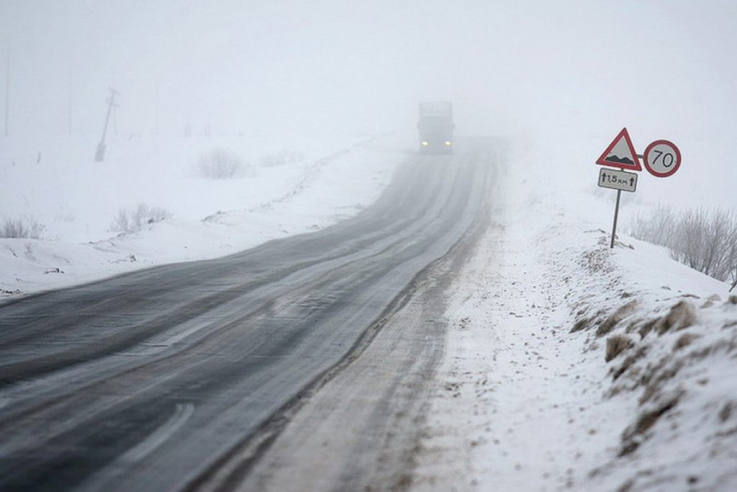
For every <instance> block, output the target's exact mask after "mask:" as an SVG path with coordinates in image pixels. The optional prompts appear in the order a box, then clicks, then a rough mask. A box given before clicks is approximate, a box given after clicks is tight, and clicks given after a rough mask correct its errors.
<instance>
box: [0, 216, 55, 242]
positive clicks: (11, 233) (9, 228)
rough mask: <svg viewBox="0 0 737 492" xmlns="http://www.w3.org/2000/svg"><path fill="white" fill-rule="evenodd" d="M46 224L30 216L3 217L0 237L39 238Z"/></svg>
mask: <svg viewBox="0 0 737 492" xmlns="http://www.w3.org/2000/svg"><path fill="white" fill-rule="evenodd" d="M44 229H46V226H44V225H43V224H41V223H40V222H38V221H36V220H35V219H32V218H27V217H26V218H22V219H5V221H4V222H3V225H2V227H0V237H2V238H7V239H41V234H42V233H43V231H44Z"/></svg>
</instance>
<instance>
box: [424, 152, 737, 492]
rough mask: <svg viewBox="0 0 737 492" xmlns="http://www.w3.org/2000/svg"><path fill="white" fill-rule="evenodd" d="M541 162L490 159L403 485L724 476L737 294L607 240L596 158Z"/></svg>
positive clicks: (732, 403) (730, 442) (493, 486)
mask: <svg viewBox="0 0 737 492" xmlns="http://www.w3.org/2000/svg"><path fill="white" fill-rule="evenodd" d="M518 148H519V147H518ZM546 164H547V163H546V162H545V160H544V159H542V158H540V156H534V155H522V154H518V155H516V156H514V157H511V158H510V159H509V164H508V165H506V166H503V167H504V172H502V173H500V176H502V178H501V180H500V182H499V183H497V186H496V188H495V189H494V190H493V193H495V197H496V207H495V209H494V211H493V212H492V215H491V216H492V220H493V221H494V222H493V225H492V226H491V227H490V229H489V230H488V232H487V234H486V237H485V238H483V239H482V240H481V242H480V244H479V246H478V250H477V253H476V254H475V256H474V258H473V259H472V260H471V261H470V262H469V263H468V264H467V265H466V267H465V269H464V270H463V271H462V272H460V274H459V276H458V279H457V282H456V284H455V287H454V290H453V297H452V302H451V308H450V309H449V311H448V313H447V316H448V318H449V321H450V323H449V326H451V329H450V333H449V340H448V346H447V350H446V360H445V362H444V364H443V368H442V369H441V371H440V374H441V378H440V380H439V382H438V385H437V390H436V392H435V395H434V396H433V398H432V407H431V411H430V412H429V416H428V422H427V425H426V429H425V431H424V435H425V438H424V440H423V442H422V443H421V446H420V451H419V453H418V457H417V460H418V464H417V468H416V473H415V479H414V484H413V488H414V490H504V491H542V490H585V491H590V490H601V491H610V490H620V491H628V490H632V491H634V490H637V491H640V490H658V491H660V490H662V491H678V490H714V491H722V490H737V468H735V466H734V464H735V463H736V462H737V461H736V459H737V364H736V363H735V362H737V360H736V359H737V297H730V296H729V294H728V289H729V286H728V285H726V284H724V283H722V282H718V281H716V280H713V279H711V278H708V277H706V276H704V275H702V274H700V273H698V272H696V271H694V270H691V269H689V268H687V267H685V266H683V265H681V264H679V263H676V262H674V261H673V260H671V259H670V258H669V257H668V256H667V253H666V252H665V251H664V250H663V249H662V248H659V247H655V246H652V245H649V244H645V243H641V242H638V241H635V240H632V239H630V238H628V237H626V236H624V235H620V240H619V241H618V243H617V246H616V248H615V249H614V250H610V249H609V244H608V240H609V232H608V231H605V230H604V228H608V227H609V226H610V224H611V217H612V212H613V209H612V196H609V195H606V194H603V193H602V192H601V191H600V190H597V189H596V187H595V185H594V183H595V181H594V180H595V174H596V173H597V171H598V169H596V167H595V166H593V165H592V166H591V169H590V171H591V172H590V173H589V174H591V177H590V180H591V183H590V185H589V186H588V188H586V184H585V183H583V184H582V183H579V182H563V181H559V180H558V179H557V178H556V173H551V172H550V167H549V166H547V165H546ZM591 185H594V186H591ZM614 194H615V192H612V195H614ZM631 197H632V195H629V196H628V197H625V198H626V199H627V198H629V199H631ZM625 210H626V209H625Z"/></svg>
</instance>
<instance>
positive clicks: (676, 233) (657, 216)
mask: <svg viewBox="0 0 737 492" xmlns="http://www.w3.org/2000/svg"><path fill="white" fill-rule="evenodd" d="M630 232H631V234H632V235H633V236H634V237H636V238H638V239H642V240H643V241H648V242H650V243H654V244H659V245H661V246H665V247H666V248H668V251H669V253H670V255H671V257H672V258H673V259H675V260H678V261H680V262H681V263H684V264H686V265H688V266H690V267H691V268H694V269H696V270H699V271H700V272H703V273H705V274H706V275H709V276H711V277H714V278H716V279H718V280H722V281H726V280H732V281H735V280H737V216H735V214H734V213H733V212H731V211H726V210H723V209H716V210H711V211H709V210H706V209H703V208H699V209H695V210H687V211H685V212H682V213H681V214H678V215H676V214H674V213H673V212H671V211H670V210H668V209H665V208H663V207H659V208H658V209H656V211H655V212H654V214H653V215H651V216H650V217H638V218H637V219H636V220H635V222H634V224H633V225H632V227H631V228H630Z"/></svg>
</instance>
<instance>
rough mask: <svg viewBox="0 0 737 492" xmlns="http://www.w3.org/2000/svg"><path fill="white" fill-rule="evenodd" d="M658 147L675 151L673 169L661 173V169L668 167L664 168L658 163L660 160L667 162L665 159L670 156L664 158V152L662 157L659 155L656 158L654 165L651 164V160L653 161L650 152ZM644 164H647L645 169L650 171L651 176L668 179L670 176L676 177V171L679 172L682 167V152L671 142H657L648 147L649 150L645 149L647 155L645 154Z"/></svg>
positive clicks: (673, 153)
mask: <svg viewBox="0 0 737 492" xmlns="http://www.w3.org/2000/svg"><path fill="white" fill-rule="evenodd" d="M658 145H662V146H666V147H668V148H669V149H670V150H672V151H673V152H672V156H671V158H672V159H674V162H673V163H672V164H671V165H672V166H673V167H672V168H671V169H668V170H666V171H661V170H660V168H662V167H667V166H663V165H662V164H661V165H658V164H657V161H658V160H660V159H661V158H662V159H663V161H665V158H666V157H667V156H668V154H666V156H665V157H663V155H662V152H661V154H660V155H657V156H656V157H655V161H654V162H652V163H651V162H650V159H651V156H650V151H652V150H653V149H654V148H655V147H657V146H658ZM643 162H644V164H645V168H646V169H647V170H648V172H649V173H650V174H652V175H653V176H655V177H656V178H667V177H668V176H672V175H674V174H675V173H676V171H678V168H679V167H681V151H680V150H678V147H676V145H675V144H674V143H673V142H670V141H668V140H656V141H654V142H653V143H651V144H650V145H648V146H647V148H646V149H645V154H643Z"/></svg>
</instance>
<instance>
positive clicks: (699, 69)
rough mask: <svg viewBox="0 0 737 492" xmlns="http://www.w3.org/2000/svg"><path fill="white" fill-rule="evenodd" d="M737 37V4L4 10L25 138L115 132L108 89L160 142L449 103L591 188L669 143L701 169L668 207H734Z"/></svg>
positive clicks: (61, 4)
mask: <svg viewBox="0 0 737 492" xmlns="http://www.w3.org/2000/svg"><path fill="white" fill-rule="evenodd" d="M736 21H737V4H735V3H734V2H731V1H725V0H721V1H709V2H694V1H685V0H669V1H665V0H661V1H635V0H630V1H618V2H605V1H583V0H581V1H571V0H567V1H556V2H543V1H517V0H514V1H512V0H509V1H489V0H473V1H456V2H448V1H437V0H422V1H420V0H411V1H402V0H375V1H372V2H358V1H345V0H342V1H340V0H323V1H314V2H308V1H298V0H270V1H261V2H255V1H242V0H216V1H193V0H182V1H174V0H119V1H115V2H100V1H92V0H88V1H82V0H66V1H58V0H3V1H2V3H0V43H4V46H0V50H2V53H4V54H6V53H7V52H8V51H9V53H10V64H11V67H10V74H11V86H10V134H11V136H15V135H32V136H34V137H38V138H42V137H44V136H47V135H48V136H51V135H64V134H66V133H68V132H69V130H70V121H71V131H72V133H74V134H78V135H80V134H97V133H98V132H99V131H101V126H102V121H103V119H104V110H105V107H104V99H105V97H106V96H107V88H108V87H115V89H117V90H118V91H120V92H121V96H120V98H119V104H120V107H119V108H118V110H117V112H116V118H115V127H116V131H117V132H118V133H119V134H122V135H127V134H141V135H144V136H153V135H155V134H157V133H158V134H160V135H182V134H183V132H184V128H185V125H186V124H187V123H188V122H189V123H190V124H191V126H192V131H193V133H195V134H199V133H202V132H204V131H205V128H206V127H210V128H211V129H212V132H213V134H216V135H228V136H234V135H239V134H250V135H254V134H268V135H274V134H283V135H284V138H285V140H288V139H289V138H290V135H295V134H305V133H306V134H310V135H314V137H315V138H320V135H325V134H330V133H334V132H344V133H345V132H351V133H354V134H381V133H384V132H390V131H394V130H401V129H412V128H413V127H414V124H415V117H416V115H415V111H416V104H417V102H418V101H420V100H423V99H442V100H451V101H453V102H454V104H455V108H456V119H457V130H458V133H460V134H493V135H499V134H505V135H512V136H520V135H522V136H524V137H525V138H526V141H527V142H529V144H530V145H532V146H535V145H536V146H538V147H540V148H539V149H538V151H539V155H540V156H545V155H546V153H547V154H548V155H549V157H550V158H551V167H554V168H555V169H557V170H559V171H561V172H565V173H572V174H583V173H588V174H592V177H591V180H593V179H595V178H594V176H593V174H595V171H596V170H595V169H594V170H592V167H591V166H593V161H594V160H595V159H596V158H597V157H598V155H599V153H600V152H601V151H602V150H603V149H604V147H606V145H607V144H608V143H609V140H611V138H613V137H614V136H615V135H616V133H617V132H618V131H619V130H620V129H621V128H622V127H623V126H627V127H628V128H629V130H630V133H631V134H632V136H633V139H634V140H635V144H636V146H637V149H638V151H640V152H642V150H644V146H645V145H647V143H649V142H650V141H652V140H655V139H658V138H667V139H670V140H672V141H674V142H676V143H677V144H679V146H680V147H681V151H682V153H683V155H684V164H683V168H682V170H681V171H679V173H678V174H677V175H676V176H674V177H673V178H670V180H669V181H668V183H667V185H666V184H665V183H664V182H658V183H657V187H656V186H653V187H651V188H652V189H657V190H658V191H656V192H652V196H653V199H654V200H665V201H666V202H668V201H669V200H671V201H675V202H679V203H680V202H684V201H685V202H688V203H687V204H692V205H698V204H699V203H700V202H701V201H705V202H706V203H709V204H714V205H726V206H731V207H734V206H737V198H735V195H737V194H735V193H734V192H733V191H732V188H733V187H734V185H735V184H736V183H737V171H735V165H734V162H733V158H732V155H731V153H732V152H731V149H732V147H733V145H732V140H733V135H734V134H735V131H736V130H737V123H736V121H735V115H736V114H737V111H736V110H737V93H736V92H735V90H734V87H733V85H734V81H735V80H736V79H737V51H736V50H735V48H734V47H735V46H737V35H736V34H735V31H734V29H733V27H734V25H735V22H736ZM0 70H2V72H1V73H2V74H3V75H4V74H5V73H6V56H2V59H0ZM2 80H3V81H2V82H0V83H2V84H3V89H4V77H2ZM3 92H4V91H3ZM70 101H71V105H70ZM0 104H3V103H2V101H0ZM0 107H3V106H0ZM70 107H71V119H70V118H69V108H70ZM157 107H158V111H157ZM157 112H158V123H157ZM569 142H570V143H571V144H570V146H569V145H568V143H569ZM546 145H548V146H549V148H546V147H545V146H546ZM563 154H565V155H563ZM561 162H565V165H564V166H561V164H560V163H561Z"/></svg>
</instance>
